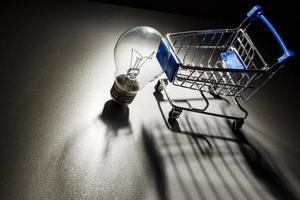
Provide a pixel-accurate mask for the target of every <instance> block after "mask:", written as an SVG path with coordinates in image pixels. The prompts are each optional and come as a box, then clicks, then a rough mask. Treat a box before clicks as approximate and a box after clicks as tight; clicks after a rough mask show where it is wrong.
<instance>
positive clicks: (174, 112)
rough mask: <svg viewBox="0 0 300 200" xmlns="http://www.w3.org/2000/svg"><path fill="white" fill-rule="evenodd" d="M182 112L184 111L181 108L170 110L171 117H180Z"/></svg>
mask: <svg viewBox="0 0 300 200" xmlns="http://www.w3.org/2000/svg"><path fill="white" fill-rule="evenodd" d="M181 113H182V110H181V109H179V108H172V110H171V111H170V112H169V119H178V118H179V116H180V114H181Z"/></svg>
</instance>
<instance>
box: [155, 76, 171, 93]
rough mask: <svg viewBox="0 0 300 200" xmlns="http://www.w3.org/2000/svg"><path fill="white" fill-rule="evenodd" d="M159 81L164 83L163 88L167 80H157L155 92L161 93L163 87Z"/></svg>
mask: <svg viewBox="0 0 300 200" xmlns="http://www.w3.org/2000/svg"><path fill="white" fill-rule="evenodd" d="M161 81H163V82H164V84H165V86H167V85H168V80H167V79H162V80H158V81H157V83H156V85H155V86H154V90H155V92H161V91H162V90H163V86H162V84H161Z"/></svg>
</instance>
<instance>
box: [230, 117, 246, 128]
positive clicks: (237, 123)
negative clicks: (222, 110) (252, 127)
mask: <svg viewBox="0 0 300 200" xmlns="http://www.w3.org/2000/svg"><path fill="white" fill-rule="evenodd" d="M243 124H244V120H243V119H236V120H234V121H233V123H232V128H233V130H240V129H241V128H242V126H243Z"/></svg>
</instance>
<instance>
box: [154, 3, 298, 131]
mask: <svg viewBox="0 0 300 200" xmlns="http://www.w3.org/2000/svg"><path fill="white" fill-rule="evenodd" d="M257 19H260V20H261V21H262V22H263V23H264V24H265V25H266V26H267V27H268V28H269V29H270V31H271V32H272V33H273V35H274V37H275V38H276V39H277V41H278V43H279V44H280V46H281V48H282V51H283V55H282V56H280V57H279V58H278V59H277V60H276V61H275V62H273V63H271V64H268V63H267V62H266V61H265V59H264V58H263V56H262V55H261V53H260V52H259V50H258V49H257V48H256V46H255V45H254V43H253V42H252V40H251V38H250V37H249V35H248V34H247V30H248V29H249V27H250V25H251V23H252V22H253V21H255V20H257ZM294 55H295V54H294V52H292V51H290V50H288V49H287V47H286V45H285V43H284V42H283V40H282V39H281V37H280V36H279V34H278V32H277V31H276V30H275V29H274V27H273V26H272V24H271V23H270V22H269V21H268V19H267V18H266V17H265V15H264V13H263V12H262V9H261V7H260V6H254V7H253V8H252V9H251V10H250V11H249V12H248V13H247V17H246V18H245V19H244V20H243V21H242V22H241V24H240V25H239V26H238V27H237V28H233V29H215V30H200V31H186V32H177V33H169V34H167V35H166V38H163V39H162V40H161V43H160V46H159V48H158V52H157V54H156V57H157V59H158V61H159V63H160V65H161V67H162V68H163V70H164V72H165V74H166V76H167V79H160V80H159V81H158V82H157V84H156V86H155V91H156V92H161V91H164V93H165V95H166V97H167V99H168V101H169V102H170V104H171V106H172V110H171V111H170V113H169V118H170V119H177V118H178V117H179V116H180V114H181V113H182V111H183V110H186V111H191V112H197V113H202V114H207V115H212V116H216V117H223V118H227V119H231V120H233V125H232V128H234V129H240V128H241V127H242V125H243V123H244V120H245V119H246V117H247V116H248V112H247V110H246V109H245V108H244V107H242V105H241V103H246V102H247V101H248V100H249V99H250V98H251V97H252V96H253V95H254V94H255V93H256V92H257V91H258V90H259V89H260V88H261V87H263V86H264V85H265V84H266V83H267V82H268V81H269V80H270V79H271V78H272V77H273V76H274V74H275V73H276V72H278V71H279V70H280V69H281V68H282V67H284V62H285V61H286V60H288V59H289V58H290V57H292V56H294ZM168 82H171V83H172V84H173V85H175V86H179V87H183V88H188V89H193V90H198V91H199V92H200V94H201V96H202V98H203V100H204V101H205V106H204V107H203V108H194V107H193V106H192V105H191V104H190V103H188V102H186V103H187V104H188V107H183V106H179V105H178V104H177V103H178V100H175V99H172V98H171V97H170V95H169V93H168V91H167V89H166V88H167V85H168ZM205 93H209V94H210V95H212V96H213V97H215V98H221V97H220V96H230V97H232V99H233V101H234V103H235V104H236V105H237V107H238V108H239V109H240V111H242V112H243V116H231V115H224V114H219V113H211V112H207V111H206V110H207V108H208V107H209V101H208V99H207V97H206V94H205Z"/></svg>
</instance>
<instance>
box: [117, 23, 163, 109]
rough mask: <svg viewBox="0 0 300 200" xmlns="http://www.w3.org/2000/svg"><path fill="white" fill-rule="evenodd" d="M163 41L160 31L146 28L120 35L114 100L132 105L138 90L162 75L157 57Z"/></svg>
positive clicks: (141, 27) (137, 28) (131, 30)
mask: <svg viewBox="0 0 300 200" xmlns="http://www.w3.org/2000/svg"><path fill="white" fill-rule="evenodd" d="M161 39H162V35H161V34H160V33H159V32H158V31H157V30H155V29H153V28H151V27H147V26H140V27H136V28H133V29H130V30H128V31H126V32H125V33H123V34H122V35H121V36H120V38H119V39H118V41H117V43H116V45H115V49H114V58H115V66H116V71H115V81H114V85H113V87H112V89H111V96H112V99H113V100H114V101H116V102H117V103H120V104H124V105H127V104H130V103H131V102H132V101H133V99H134V97H135V96H136V94H137V92H138V91H139V90H141V89H142V88H143V87H144V86H145V85H146V84H147V83H149V82H151V81H153V80H155V79H156V78H157V77H158V76H160V75H161V74H162V73H163V70H162V68H161V67H160V65H159V63H158V61H157V59H156V56H155V54H156V52H157V49H158V46H159V43H160V41H161Z"/></svg>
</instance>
